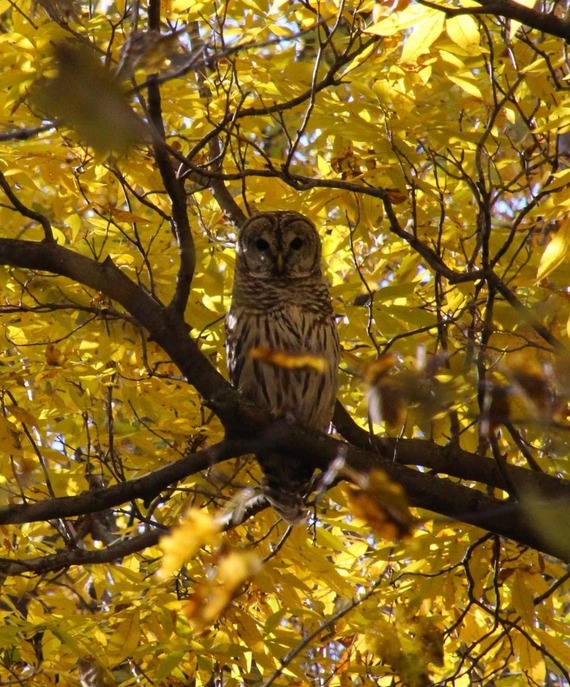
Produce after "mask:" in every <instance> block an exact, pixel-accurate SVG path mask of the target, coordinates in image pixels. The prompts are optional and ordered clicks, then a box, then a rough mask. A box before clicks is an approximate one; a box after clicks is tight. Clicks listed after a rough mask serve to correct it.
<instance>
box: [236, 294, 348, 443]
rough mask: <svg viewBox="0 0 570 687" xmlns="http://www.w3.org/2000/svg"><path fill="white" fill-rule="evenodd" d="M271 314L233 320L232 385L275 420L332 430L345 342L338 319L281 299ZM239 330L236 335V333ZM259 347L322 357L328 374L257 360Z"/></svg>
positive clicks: (306, 368)
mask: <svg viewBox="0 0 570 687" xmlns="http://www.w3.org/2000/svg"><path fill="white" fill-rule="evenodd" d="M272 305H273V307H271V308H268V309H267V310H266V311H265V312H256V313H248V314H246V313H245V312H242V313H241V314H240V316H239V317H234V316H233V314H232V312H230V315H229V316H228V322H227V326H228V340H230V339H231V340H234V341H235V346H232V347H228V367H229V369H230V376H231V379H232V382H233V384H234V385H235V386H237V387H238V388H239V389H240V391H241V392H242V393H243V394H244V395H245V396H247V397H248V398H250V399H251V400H252V401H254V402H255V403H257V404H259V405H261V406H263V407H265V408H267V409H268V410H270V411H271V412H272V413H273V414H275V415H286V416H288V417H291V418H292V419H293V420H295V421H296V422H298V423H300V424H302V425H305V426H308V427H315V428H317V429H321V430H326V429H327V427H328V425H329V423H330V420H331V417H332V412H333V407H334V402H335V399H336V390H337V382H336V377H337V368H338V362H339V343H338V336H337V332H336V328H335V325H334V321H333V318H332V315H330V314H326V313H323V312H322V311H321V312H314V311H313V310H309V309H307V308H305V307H302V306H301V305H299V304H297V303H291V302H287V301H285V300H283V299H282V300H280V301H279V302H278V303H273V304H272ZM232 330H233V331H232ZM253 348H264V349H269V350H271V351H279V352H282V353H285V354H290V355H295V354H298V353H304V354H310V355H314V356H319V357H320V358H322V359H323V360H324V361H325V366H324V370H323V371H318V370H315V369H312V368H311V367H310V366H308V367H295V366H288V365H287V363H286V361H285V362H284V363H283V364H282V365H279V364H273V363H271V362H268V361H266V360H263V359H262V360H259V359H256V358H253V357H252V356H251V351H252V349H253Z"/></svg>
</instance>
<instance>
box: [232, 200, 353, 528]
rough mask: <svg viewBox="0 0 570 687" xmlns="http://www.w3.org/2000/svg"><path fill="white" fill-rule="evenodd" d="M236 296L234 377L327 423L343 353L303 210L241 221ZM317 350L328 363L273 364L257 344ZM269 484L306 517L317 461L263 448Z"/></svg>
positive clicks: (285, 509) (243, 386) (290, 410)
mask: <svg viewBox="0 0 570 687" xmlns="http://www.w3.org/2000/svg"><path fill="white" fill-rule="evenodd" d="M236 252H237V257H236V268H235V275H234V285H233V292H232V304H231V308H230V311H229V313H228V316H227V319H226V350H227V359H228V370H229V373H230V379H231V382H232V384H233V385H234V386H236V387H237V388H238V389H239V390H240V391H241V392H242V393H243V394H244V396H246V397H247V398H249V399H250V400H251V401H253V402H255V403H257V404H258V405H259V406H261V407H264V408H266V409H268V410H269V411H270V412H271V413H272V414H273V415H274V416H276V417H278V416H284V417H286V418H288V419H289V420H292V421H294V422H296V423H298V424H300V425H304V426H305V427H310V428H315V429H319V430H321V431H326V430H327V429H328V427H329V424H330V421H331V418H332V414H333V409H334V403H335V399H336V390H337V368H338V362H339V356H340V347H339V341H338V334H337V331H336V326H335V322H334V318H333V311H332V306H331V299H330V293H329V289H328V285H327V282H326V281H325V278H324V277H323V274H322V272H321V242H320V239H319V235H318V234H317V230H316V229H315V226H314V225H313V223H312V222H310V221H309V220H308V219H307V218H306V217H304V216H303V215H300V214H299V213H297V212H289V211H282V212H261V213H258V214H256V215H254V216H253V217H251V218H250V219H249V220H248V221H247V222H246V223H245V224H244V226H243V227H242V229H241V231H240V234H239V238H238V243H237V248H236ZM256 348H257V349H269V350H270V351H278V352H283V353H285V354H289V355H290V356H291V355H294V354H308V355H311V356H315V357H316V356H318V357H319V358H321V359H322V360H323V361H324V363H325V365H324V370H323V371H317V370H316V369H314V368H312V367H310V366H309V367H302V368H301V367H292V368H291V367H289V368H288V367H286V366H279V365H273V364H270V362H268V360H264V359H258V358H257V357H255V356H253V357H252V356H251V352H252V349H256ZM258 460H259V462H260V464H261V466H262V469H263V472H264V480H263V492H264V494H265V496H266V497H267V500H268V501H269V502H270V503H271V504H272V505H273V507H274V508H275V510H276V511H277V512H278V513H279V514H280V515H281V517H283V519H284V520H286V521H287V522H288V523H290V524H294V525H298V524H301V523H302V522H304V521H305V519H306V515H307V509H306V506H305V496H306V492H307V490H308V487H309V485H310V481H311V477H312V472H313V470H312V468H311V467H309V466H306V467H302V466H301V467H299V465H300V463H298V462H297V463H296V466H295V467H293V466H291V465H289V464H288V462H287V459H286V457H283V456H279V455H276V454H271V453H267V454H262V455H259V456H258Z"/></svg>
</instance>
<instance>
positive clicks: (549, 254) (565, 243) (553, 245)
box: [536, 220, 570, 282]
mask: <svg viewBox="0 0 570 687" xmlns="http://www.w3.org/2000/svg"><path fill="white" fill-rule="evenodd" d="M569 247H570V220H564V221H563V222H562V224H561V226H560V227H559V228H558V231H557V232H556V233H555V234H554V236H553V237H552V238H551V239H550V241H549V242H548V245H547V246H546V248H545V250H544V252H543V253H542V256H541V258H540V264H539V266H538V272H537V275H536V279H537V281H539V282H540V281H542V280H543V279H545V278H546V277H547V276H548V275H549V274H551V273H552V272H553V271H554V270H555V269H556V268H557V267H559V266H560V265H561V264H562V263H563V262H564V261H565V260H566V259H567V256H568V249H569Z"/></svg>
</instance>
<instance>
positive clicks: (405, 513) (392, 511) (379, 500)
mask: <svg viewBox="0 0 570 687" xmlns="http://www.w3.org/2000/svg"><path fill="white" fill-rule="evenodd" d="M345 471H346V468H345ZM349 476H350V473H349ZM352 477H353V478H354V477H356V480H355V481H356V482H357V485H353V484H348V485H343V488H344V492H345V494H346V497H347V499H348V504H349V507H350V510H351V511H352V513H353V515H355V516H356V517H357V518H360V519H361V520H364V521H365V522H366V524H367V525H368V526H369V527H370V528H371V529H372V530H373V531H374V532H375V533H376V534H378V535H380V536H382V537H385V538H386V539H402V538H404V537H408V536H410V534H411V532H412V527H413V524H414V521H415V518H414V517H413V515H412V514H411V513H410V509H409V506H408V499H407V496H406V494H405V492H404V490H403V488H402V486H401V485H399V484H397V483H396V482H392V481H391V480H390V479H389V478H388V476H387V475H386V473H385V472H383V471H382V470H372V471H371V472H370V473H368V474H367V475H361V474H358V475H352Z"/></svg>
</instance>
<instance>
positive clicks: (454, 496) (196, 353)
mask: <svg viewBox="0 0 570 687" xmlns="http://www.w3.org/2000/svg"><path fill="white" fill-rule="evenodd" d="M0 263H3V264H8V265H14V266H18V267H25V268H28V269H37V270H47V271H50V272H52V273H54V274H59V275H62V276H66V277H69V278H70V279H74V280H76V281H78V282H80V283H81V284H84V285H86V286H89V287H91V288H94V289H97V290H99V291H101V292H102V293H104V294H105V295H107V296H108V297H109V298H111V299H113V300H115V301H117V302H118V303H120V304H121V305H122V306H123V307H124V308H125V309H126V310H128V312H130V313H131V315H133V317H135V318H136V319H137V320H138V322H139V323H140V324H141V325H142V326H144V327H145V328H146V329H147V330H148V331H149V333H150V334H151V336H152V338H153V339H154V340H155V341H156V342H157V343H158V344H159V345H160V346H162V348H163V349H164V350H165V351H166V352H167V353H168V354H169V356H170V357H171V359H172V360H173V362H174V363H175V364H176V365H177V366H178V367H179V368H180V370H181V371H182V372H183V374H185V375H186V377H187V379H188V381H189V382H190V383H191V384H192V385H193V386H194V387H195V388H196V389H197V390H198V392H199V393H200V394H201V395H202V396H203V397H204V398H206V399H208V402H209V404H210V406H211V407H212V408H213V409H214V410H215V412H216V413H217V415H218V416H219V417H220V419H221V420H222V422H223V423H224V425H225V427H226V430H227V432H228V433H229V435H230V436H231V437H232V441H231V442H228V443H227V444H226V445H225V448H224V449H220V448H219V447H218V448H216V449H215V450H223V451H225V453H222V454H221V455H219V456H217V457H216V458H215V459H216V460H221V459H222V457H223V456H224V455H225V456H226V457H228V456H229V455H238V453H237V452H238V451H240V452H242V453H244V452H254V453H255V452H258V451H259V449H260V448H262V449H263V450H265V451H267V450H268V449H270V450H272V451H273V450H276V451H277V452H279V453H283V454H284V455H286V456H287V459H288V460H291V461H295V460H296V461H304V462H306V461H307V460H310V461H312V463H313V465H314V466H315V467H317V468H320V469H321V470H326V469H327V468H328V467H329V465H330V463H331V462H332V461H333V460H335V459H336V458H338V457H339V456H342V457H343V458H344V460H345V462H346V464H347V465H348V466H350V467H351V468H352V469H354V470H357V471H359V472H368V471H370V470H371V469H372V468H374V467H380V468H382V469H383V470H384V471H385V472H386V473H387V475H388V476H389V477H390V478H391V479H392V480H394V481H396V482H399V483H400V484H401V485H402V486H403V488H404V489H405V491H406V492H407V494H408V497H409V499H410V501H411V503H412V504H413V505H414V506H417V507H419V508H426V509H428V510H430V511H433V512H435V513H439V514H441V515H443V516H446V517H449V518H454V519H456V520H460V521H463V522H466V523H470V524H473V525H477V526H479V527H483V528H485V529H487V530H488V531H490V532H494V533H496V534H499V535H502V536H505V537H508V538H510V539H513V540H514V541H517V542H519V543H520V544H522V545H524V546H531V547H533V548H536V549H538V550H541V551H544V552H546V553H550V554H551V555H554V556H557V557H559V558H563V559H566V558H568V557H569V553H568V550H567V547H565V546H563V544H562V543H561V542H557V541H548V540H547V539H545V538H543V537H541V535H540V533H539V532H537V531H536V528H535V527H534V526H533V523H532V522H530V521H529V520H528V518H527V516H526V514H525V512H524V510H523V508H522V507H521V505H520V504H518V503H514V502H510V501H508V502H506V501H504V500H501V499H498V498H492V497H491V496H488V495H486V494H484V493H482V492H480V491H477V490H476V489H475V488H473V487H471V486H465V485H462V484H458V483H456V482H453V481H451V480H450V479H445V478H441V477H438V476H436V475H434V474H426V473H423V472H419V471H418V470H415V469H412V468H410V467H408V465H422V461H423V462H425V463H426V464H430V466H431V467H432V468H434V469H436V470H438V471H440V472H447V473H448V474H453V471H457V469H458V468H456V467H454V462H457V463H458V464H461V465H462V468H461V469H462V471H463V474H462V477H463V478H465V479H470V480H472V481H477V482H479V483H480V484H483V485H485V484H488V485H491V486H498V487H499V488H502V486H504V480H502V477H501V476H500V474H499V473H497V471H496V466H493V467H491V466H490V465H489V459H486V458H484V457H480V456H475V455H472V454H469V453H466V452H463V451H460V450H459V449H454V448H449V447H442V446H438V445H436V444H434V443H432V442H429V441H427V440H419V439H408V440H400V441H397V442H396V441H395V440H383V442H382V444H381V448H382V453H379V452H378V451H377V450H376V451H373V450H363V449H362V448H358V447H356V446H350V445H348V444H343V443H341V442H339V441H337V440H335V439H333V438H332V437H328V436H326V435H323V434H321V433H319V432H316V431H310V430H306V429H302V428H299V427H294V426H290V425H287V424H284V423H283V422H271V419H270V417H269V415H268V413H266V412H264V411H262V410H260V409H258V408H256V407H255V406H254V405H253V404H252V403H249V402H248V401H246V400H244V399H243V398H242V397H241V395H240V394H239V393H238V392H237V391H235V390H234V389H233V388H232V387H231V386H230V385H229V384H228V382H226V381H225V380H224V379H223V377H222V376H221V375H220V374H219V373H218V372H217V371H216V370H215V369H214V368H213V367H212V366H211V365H210V363H209V362H208V361H207V360H206V358H205V357H204V356H203V355H202V353H201V352H200V350H199V349H198V347H197V346H196V344H195V343H194V342H193V341H192V340H191V339H190V338H189V337H188V334H187V331H186V325H185V323H184V321H183V320H182V319H181V318H175V317H173V315H172V313H171V312H170V311H168V309H167V308H165V307H164V306H163V305H162V304H160V303H158V302H157V301H155V300H154V299H152V298H151V297H150V296H149V295H148V294H147V293H146V292H145V291H144V290H143V289H142V288H141V287H139V286H137V285H136V284H134V283H133V282H132V281H131V280H130V279H129V278H128V277H127V276H126V275H125V274H124V273H123V272H121V270H119V269H118V268H117V267H116V266H115V265H114V264H113V262H112V261H111V260H109V259H107V260H105V261H104V262H103V263H98V262H96V261H94V260H91V259H89V258H86V257H84V256H81V255H77V254H76V253H74V252H73V251H71V250H69V249H67V248H63V247H62V246H58V245H56V244H40V243H34V242H31V241H21V240H11V239H0ZM234 440H237V442H235V441H234ZM240 441H241V442H242V443H240ZM366 441H367V442H369V439H368V438H367V439H366ZM198 455H199V456H201V457H199V458H197V457H196V456H192V457H190V456H189V457H188V461H187V462H186V463H183V462H182V461H180V463H181V465H180V467H177V464H176V463H175V464H173V465H172V466H167V468H164V470H165V472H164V473H162V472H159V475H160V476H161V479H162V478H163V481H162V482H161V485H164V484H165V483H168V480H169V479H172V481H176V479H180V477H178V478H177V477H176V474H177V472H176V471H177V470H181V473H178V474H181V475H182V476H183V473H184V470H186V469H190V470H191V471H194V470H196V469H199V466H200V465H202V466H203V468H205V467H207V465H208V464H209V461H210V460H211V459H212V458H211V454H209V453H208V452H204V453H202V454H198ZM183 460H186V459H183ZM478 462H480V466H479V465H478ZM506 469H507V470H508V471H509V475H510V477H511V479H512V482H513V483H515V484H517V486H518V487H519V488H521V489H522V490H524V489H527V490H528V491H531V492H532V493H533V494H547V495H548V497H549V498H552V497H555V498H565V499H566V500H568V501H570V484H569V483H568V482H565V481H563V480H558V479H556V478H553V477H550V476H548V475H544V474H540V473H536V472H534V471H531V470H526V469H524V468H515V467H512V466H507V468H506ZM169 470H172V472H170V471H169ZM141 479H143V480H144V479H145V478H141ZM148 479H149V481H148V482H143V483H142V484H143V486H144V488H145V489H146V488H148V489H155V490H156V489H157V488H158V483H157V484H155V485H153V481H154V480H155V479H156V476H155V475H151V476H148ZM140 484H141V483H140V482H139V483H136V482H135V487H134V491H133V492H129V489H130V487H129V486H126V485H120V486H118V487H116V489H117V491H116V492H112V498H113V499H114V498H116V497H118V495H119V494H120V493H123V496H124V494H125V493H130V498H133V497H135V496H134V494H136V489H140ZM121 489H124V490H125V491H124V492H121ZM143 491H144V489H143ZM154 493H156V491H154ZM78 498H82V497H78ZM91 499H94V496H93V495H88V496H85V500H86V502H89V503H92V501H91ZM97 504H98V508H97V510H101V509H103V508H105V507H109V504H108V503H106V504H104V503H103V502H102V501H101V500H100V499H98V500H97ZM36 505H37V508H38V509H39V508H41V507H42V506H41V505H40V504H36ZM83 505H85V504H83ZM31 507H32V506H29V508H31ZM72 507H76V504H75V506H74V504H73V503H72ZM22 508H24V507H23V506H22ZM73 512H75V511H73Z"/></svg>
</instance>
